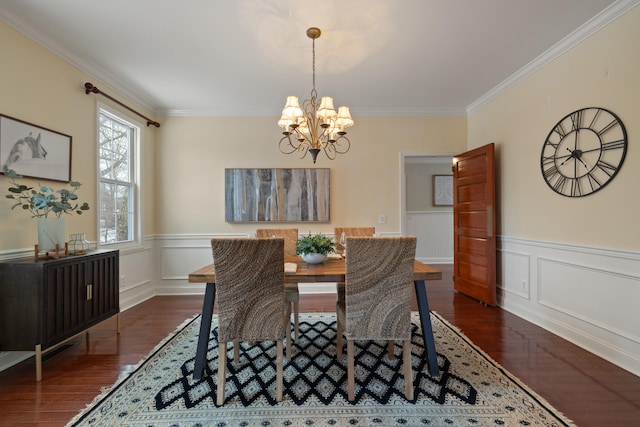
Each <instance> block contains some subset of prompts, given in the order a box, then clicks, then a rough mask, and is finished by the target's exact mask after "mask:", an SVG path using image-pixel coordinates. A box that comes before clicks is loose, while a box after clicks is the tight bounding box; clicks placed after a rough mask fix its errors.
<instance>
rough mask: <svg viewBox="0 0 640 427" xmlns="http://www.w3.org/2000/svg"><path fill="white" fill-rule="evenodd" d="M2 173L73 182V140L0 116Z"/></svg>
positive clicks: (52, 131) (49, 130)
mask: <svg viewBox="0 0 640 427" xmlns="http://www.w3.org/2000/svg"><path fill="white" fill-rule="evenodd" d="M0 165H1V166H0V169H1V170H0V171H1V172H3V173H4V171H5V170H8V169H13V170H14V171H16V173H18V174H19V175H22V176H25V177H31V178H40V179H47V180H51V181H62V182H69V181H71V136H70V135H65V134H63V133H60V132H56V131H54V130H51V129H46V128H43V127H41V126H37V125H34V124H32V123H28V122H25V121H23V120H19V119H16V118H13V117H9V116H5V115H4V114H0Z"/></svg>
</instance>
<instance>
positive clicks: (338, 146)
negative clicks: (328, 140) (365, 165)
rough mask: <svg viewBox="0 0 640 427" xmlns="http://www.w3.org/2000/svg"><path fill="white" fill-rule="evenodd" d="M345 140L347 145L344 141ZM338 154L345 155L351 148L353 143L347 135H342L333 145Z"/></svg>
mask: <svg viewBox="0 0 640 427" xmlns="http://www.w3.org/2000/svg"><path fill="white" fill-rule="evenodd" d="M343 140H344V142H345V143H343V142H342V141H343ZM332 145H333V146H334V149H335V151H336V153H338V154H345V153H346V152H348V151H349V149H350V148H351V141H349V138H347V137H346V136H345V135H340V136H339V137H338V138H336V140H335V141H334V142H333V144H332Z"/></svg>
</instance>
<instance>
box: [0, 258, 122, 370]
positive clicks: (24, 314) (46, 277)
mask: <svg viewBox="0 0 640 427" xmlns="http://www.w3.org/2000/svg"><path fill="white" fill-rule="evenodd" d="M119 276H120V274H119V251H117V250H98V251H90V252H87V253H86V254H84V255H78V256H69V257H64V258H57V259H39V260H35V259H33V258H31V259H28V258H27V259H18V260H7V261H0V351H25V350H26V351H35V353H36V354H35V355H36V380H37V381H40V379H41V378H42V353H43V352H46V350H48V349H53V348H54V347H55V346H57V345H59V344H61V343H62V342H64V341H66V340H68V339H69V338H72V337H74V336H75V335H77V334H79V333H80V332H82V331H84V330H86V329H88V328H89V327H91V326H93V325H95V324H97V323H99V322H101V321H103V320H106V319H108V318H109V317H111V316H114V315H118V313H119V312H120V299H119V294H120V289H119ZM118 320H119V319H118Z"/></svg>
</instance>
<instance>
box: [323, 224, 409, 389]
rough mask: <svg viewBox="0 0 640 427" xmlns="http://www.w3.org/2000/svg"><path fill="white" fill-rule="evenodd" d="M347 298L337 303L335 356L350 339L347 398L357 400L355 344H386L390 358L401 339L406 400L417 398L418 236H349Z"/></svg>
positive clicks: (340, 356) (348, 346) (345, 289)
mask: <svg viewBox="0 0 640 427" xmlns="http://www.w3.org/2000/svg"><path fill="white" fill-rule="evenodd" d="M346 243H347V250H348V253H347V257H346V282H345V283H346V284H345V287H344V297H343V298H342V299H341V300H338V301H337V303H336V317H337V321H338V322H337V323H338V326H337V340H336V353H337V356H338V358H339V359H341V358H342V334H343V333H344V336H345V337H346V339H347V394H348V399H349V400H350V401H352V400H353V399H354V392H355V391H354V388H355V375H354V368H355V363H354V340H370V341H387V353H388V357H389V359H393V358H394V345H395V344H394V341H396V340H399V341H402V355H403V358H402V364H403V368H404V382H405V396H406V398H407V400H412V399H413V374H412V369H411V295H412V290H413V264H414V259H415V254H416V238H415V237H414V236H403V237H377V238H372V237H347V239H346Z"/></svg>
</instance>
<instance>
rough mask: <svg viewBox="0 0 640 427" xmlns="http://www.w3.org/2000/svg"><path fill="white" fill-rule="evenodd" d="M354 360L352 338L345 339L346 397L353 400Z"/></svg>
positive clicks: (350, 400)
mask: <svg viewBox="0 0 640 427" xmlns="http://www.w3.org/2000/svg"><path fill="white" fill-rule="evenodd" d="M354 371H355V362H354V360H353V340H350V339H347V399H348V400H349V402H353V399H354V394H355V383H356V381H355V372H354Z"/></svg>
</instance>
